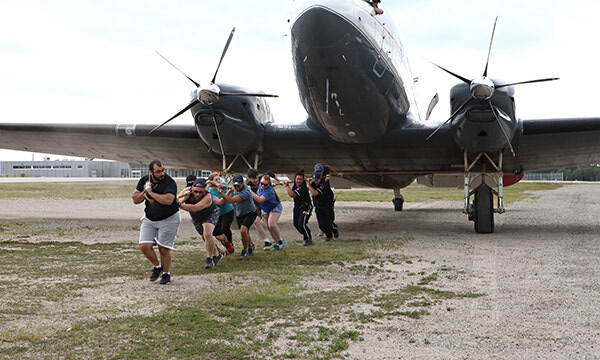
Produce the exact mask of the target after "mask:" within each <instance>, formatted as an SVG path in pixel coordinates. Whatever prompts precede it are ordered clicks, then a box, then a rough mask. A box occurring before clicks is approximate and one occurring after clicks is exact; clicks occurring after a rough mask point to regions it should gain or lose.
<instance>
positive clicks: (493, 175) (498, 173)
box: [463, 151, 505, 234]
mask: <svg viewBox="0 0 600 360" xmlns="http://www.w3.org/2000/svg"><path fill="white" fill-rule="evenodd" d="M464 160H465V208H464V210H463V212H464V213H465V214H467V215H468V216H469V220H472V221H473V222H474V223H475V232H477V233H480V234H490V233H493V232H494V212H496V213H498V214H503V213H504V211H505V210H504V195H503V187H504V185H503V177H504V173H503V171H502V152H501V151H500V152H499V155H498V164H496V162H495V161H494V160H492V158H491V157H490V156H489V155H488V154H487V153H479V155H477V157H476V158H475V160H474V161H473V162H469V159H468V155H467V152H466V151H465V152H464ZM478 163H481V165H482V167H481V172H472V171H471V170H472V169H473V167H474V166H475V165H476V164H478ZM486 164H491V165H492V167H493V168H494V170H495V171H493V172H486V170H485V168H486ZM488 184H490V185H493V186H497V188H498V190H494V189H492V187H490V185H488ZM472 187H475V190H470V189H471V188H472ZM494 194H495V195H496V196H497V197H498V207H497V208H494ZM471 195H474V196H473V203H471Z"/></svg>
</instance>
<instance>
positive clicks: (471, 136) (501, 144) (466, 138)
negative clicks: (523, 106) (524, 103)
mask: <svg viewBox="0 0 600 360" xmlns="http://www.w3.org/2000/svg"><path fill="white" fill-rule="evenodd" d="M469 98H471V100H470V102H469V104H468V105H467V106H465V107H464V108H463V109H462V110H461V111H460V112H459V113H458V114H456V117H455V119H454V121H453V122H452V124H453V125H452V128H453V131H452V135H453V138H454V141H455V142H456V144H457V145H458V147H459V148H461V149H464V150H467V151H469V152H476V153H479V152H495V151H500V150H502V149H504V148H505V147H507V146H508V141H509V140H512V139H513V137H514V135H515V132H516V130H517V120H516V117H515V103H514V89H513V88H512V87H511V86H508V87H504V88H501V89H496V91H495V92H494V93H493V95H492V97H491V98H490V99H489V101H491V103H492V104H493V106H494V109H495V111H496V115H497V116H498V119H500V121H498V120H497V119H496V117H495V116H494V113H493V112H492V109H491V108H490V106H489V104H488V101H487V100H485V99H476V98H473V96H472V94H471V89H470V88H469V84H465V83H462V84H458V85H455V86H454V87H452V90H451V91H450V105H451V112H452V113H454V112H455V111H456V110H457V109H458V108H460V106H461V105H462V104H464V103H465V101H467V100H468V99H469ZM501 127H502V128H501ZM505 134H506V135H505ZM507 137H508V140H507Z"/></svg>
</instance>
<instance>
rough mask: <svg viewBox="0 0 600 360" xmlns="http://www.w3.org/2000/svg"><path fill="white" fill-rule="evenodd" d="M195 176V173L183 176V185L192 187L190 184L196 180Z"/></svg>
mask: <svg viewBox="0 0 600 360" xmlns="http://www.w3.org/2000/svg"><path fill="white" fill-rule="evenodd" d="M196 179H197V177H196V175H188V176H187V177H186V178H185V187H188V188H189V187H192V185H193V184H194V181H196Z"/></svg>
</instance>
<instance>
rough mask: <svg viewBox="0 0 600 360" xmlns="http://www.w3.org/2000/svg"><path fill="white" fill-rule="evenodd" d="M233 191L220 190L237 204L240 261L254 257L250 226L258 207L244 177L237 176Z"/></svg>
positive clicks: (226, 199)
mask: <svg viewBox="0 0 600 360" xmlns="http://www.w3.org/2000/svg"><path fill="white" fill-rule="evenodd" d="M232 187H233V189H230V190H229V191H228V192H227V193H225V192H224V191H223V189H219V192H220V193H221V196H222V197H223V199H225V201H227V202H228V203H230V204H235V216H236V219H237V224H238V226H239V228H240V235H241V237H242V246H243V250H242V252H241V253H240V259H246V258H247V257H248V256H251V255H254V244H253V243H252V239H251V238H250V226H252V224H253V223H254V220H255V219H256V206H255V205H254V201H253V199H252V190H250V188H249V187H248V186H247V185H246V184H244V177H243V176H242V175H239V174H238V175H235V176H234V177H233V183H232Z"/></svg>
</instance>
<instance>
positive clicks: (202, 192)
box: [192, 190, 204, 194]
mask: <svg viewBox="0 0 600 360" xmlns="http://www.w3.org/2000/svg"><path fill="white" fill-rule="evenodd" d="M192 192H194V193H196V194H204V191H198V190H192Z"/></svg>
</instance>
